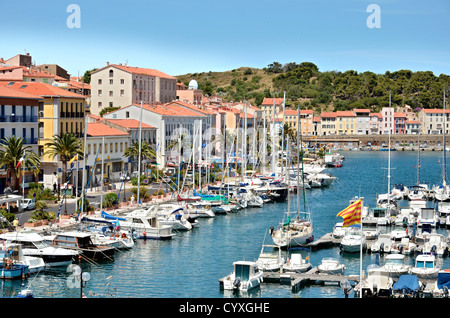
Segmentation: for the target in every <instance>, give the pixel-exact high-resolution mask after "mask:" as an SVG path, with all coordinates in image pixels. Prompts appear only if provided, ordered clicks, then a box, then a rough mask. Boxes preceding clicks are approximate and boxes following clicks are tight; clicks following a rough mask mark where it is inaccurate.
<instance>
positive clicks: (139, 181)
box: [102, 101, 142, 205]
mask: <svg viewBox="0 0 450 318" xmlns="http://www.w3.org/2000/svg"><path fill="white" fill-rule="evenodd" d="M141 148H142V101H141V114H140V116H139V157H138V181H137V183H138V187H137V198H136V201H137V204H138V205H140V202H141V200H140V196H139V195H140V194H139V188H140V187H141V151H142V150H141ZM103 150H105V149H103ZM102 168H103V164H102ZM102 178H103V176H102ZM102 190H103V185H102ZM102 192H103V191H102Z"/></svg>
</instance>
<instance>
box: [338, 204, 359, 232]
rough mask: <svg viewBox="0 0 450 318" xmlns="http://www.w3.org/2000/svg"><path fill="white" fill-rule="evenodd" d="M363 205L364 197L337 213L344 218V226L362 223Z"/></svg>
mask: <svg viewBox="0 0 450 318" xmlns="http://www.w3.org/2000/svg"><path fill="white" fill-rule="evenodd" d="M361 206H362V199H359V200H357V201H355V202H353V203H352V204H350V205H349V206H348V207H346V208H345V209H344V210H342V211H341V212H339V213H338V214H337V216H341V217H343V218H344V224H343V225H342V227H347V226H350V225H353V224H359V223H361Z"/></svg>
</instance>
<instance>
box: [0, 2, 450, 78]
mask: <svg viewBox="0 0 450 318" xmlns="http://www.w3.org/2000/svg"><path fill="white" fill-rule="evenodd" d="M71 3H74V4H77V5H79V7H80V8H81V28H79V29H70V28H68V27H67V25H66V20H67V18H68V17H69V15H70V14H71V13H67V12H66V9H67V7H68V5H69V4H71ZM370 4H377V5H378V6H379V7H380V9H381V15H380V17H381V28H373V29H370V28H368V27H367V24H366V20H367V18H368V17H369V15H371V13H370V12H366V9H367V7H368V5H370ZM1 10H2V18H1V19H0V27H1V30H2V31H3V32H2V39H1V41H0V43H1V44H0V57H3V58H5V59H7V58H10V57H12V56H14V55H16V54H18V53H24V52H29V53H30V54H31V55H32V56H33V59H34V61H35V62H36V63H37V64H44V63H56V64H59V65H60V66H62V67H64V68H65V69H66V70H67V71H68V72H69V73H71V74H72V75H74V76H76V75H78V73H79V74H80V75H82V74H83V73H84V71H86V70H88V69H92V68H99V67H103V66H105V65H106V62H107V61H108V62H110V63H125V62H128V64H129V65H131V66H139V67H147V68H155V69H158V70H161V71H163V72H166V73H168V74H171V75H180V74H185V73H189V72H191V73H194V72H203V71H205V72H207V71H226V70H231V69H234V68H238V67H241V66H249V67H257V68H262V67H265V66H267V65H268V64H270V63H272V62H274V61H277V62H280V63H283V64H284V63H288V62H296V63H300V62H303V61H309V62H313V63H315V64H316V65H317V66H318V67H319V69H320V71H329V70H338V71H346V70H349V69H353V70H356V71H359V72H364V71H372V72H375V73H384V72H386V71H387V70H389V71H396V70H400V69H410V70H412V71H425V70H430V71H432V72H433V73H434V74H435V75H439V74H441V73H444V74H449V75H450V32H449V31H450V1H448V0H429V1H424V0H370V1H366V0H291V1H288V0H277V1H273V0H272V1H268V0H257V1H254V0H228V1H217V0H191V1H186V0H159V1H155V0H149V1H143V0H128V1H115V0H109V1H106V0H89V1H86V0H42V1H36V0H22V1H20V2H14V1H7V2H3V3H2V4H1Z"/></svg>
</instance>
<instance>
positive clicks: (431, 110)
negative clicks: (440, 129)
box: [423, 109, 450, 114]
mask: <svg viewBox="0 0 450 318" xmlns="http://www.w3.org/2000/svg"><path fill="white" fill-rule="evenodd" d="M423 111H424V112H425V113H427V114H442V113H443V112H444V110H443V109H424V110H423ZM445 113H446V114H448V113H450V109H446V110H445Z"/></svg>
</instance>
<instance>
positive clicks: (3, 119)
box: [0, 115, 38, 123]
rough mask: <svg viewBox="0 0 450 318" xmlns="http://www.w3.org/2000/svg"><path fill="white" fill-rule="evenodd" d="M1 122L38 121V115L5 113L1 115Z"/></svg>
mask: <svg viewBox="0 0 450 318" xmlns="http://www.w3.org/2000/svg"><path fill="white" fill-rule="evenodd" d="M0 122H2V123H36V122H38V117H37V116H34V115H32V116H22V115H17V116H16V115H14V116H13V115H4V116H0Z"/></svg>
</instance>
